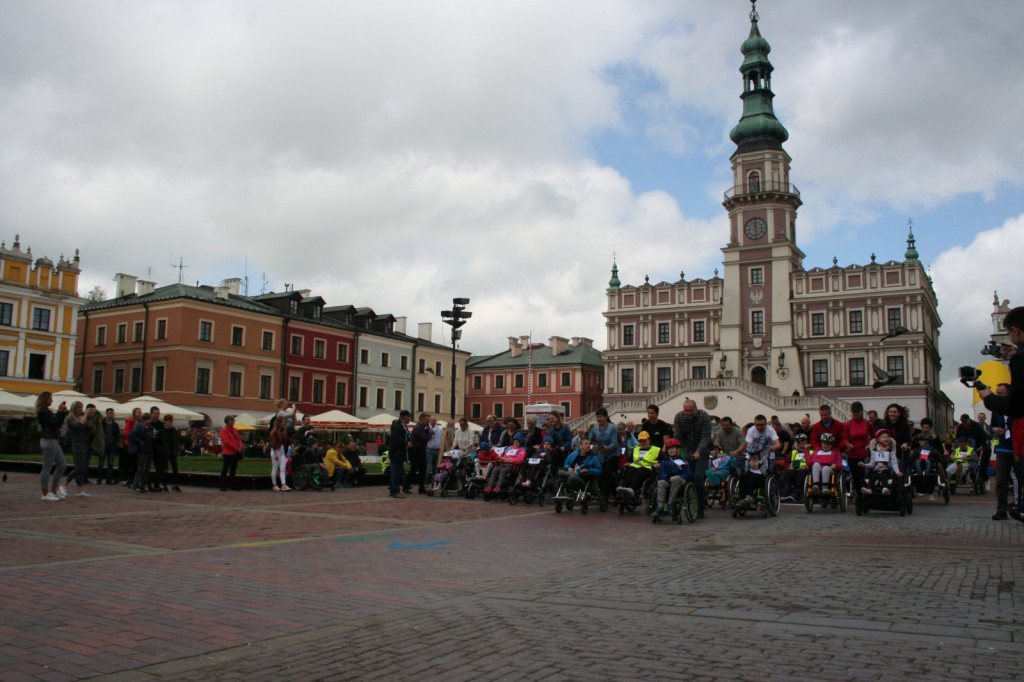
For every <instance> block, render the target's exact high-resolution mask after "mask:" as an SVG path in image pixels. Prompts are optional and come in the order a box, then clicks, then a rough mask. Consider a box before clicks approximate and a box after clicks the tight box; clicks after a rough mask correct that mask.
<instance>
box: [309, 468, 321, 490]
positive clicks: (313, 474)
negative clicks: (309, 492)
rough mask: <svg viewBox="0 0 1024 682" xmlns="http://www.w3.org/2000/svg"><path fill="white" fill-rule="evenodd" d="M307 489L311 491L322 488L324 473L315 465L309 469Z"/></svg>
mask: <svg viewBox="0 0 1024 682" xmlns="http://www.w3.org/2000/svg"><path fill="white" fill-rule="evenodd" d="M309 487H311V488H312V489H313V490H323V488H324V473H323V471H321V469H320V467H318V466H317V465H315V464H314V465H313V466H311V467H310V468H309Z"/></svg>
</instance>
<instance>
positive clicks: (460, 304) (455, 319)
mask: <svg viewBox="0 0 1024 682" xmlns="http://www.w3.org/2000/svg"><path fill="white" fill-rule="evenodd" d="M467 305H469V299H468V298H465V297H460V298H453V299H452V309H451V310H442V311H441V320H442V321H443V322H444V323H445V324H447V325H448V326H450V327H451V328H452V371H451V375H452V393H451V417H450V419H451V421H455V371H456V370H457V369H458V365H457V364H456V362H455V349H456V345H457V344H458V342H459V339H461V338H462V329H461V327H462V325H464V324H466V320H468V319H469V318H471V317H473V313H471V312H469V311H468V310H466V306H467Z"/></svg>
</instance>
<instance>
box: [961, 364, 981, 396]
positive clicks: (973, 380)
mask: <svg viewBox="0 0 1024 682" xmlns="http://www.w3.org/2000/svg"><path fill="white" fill-rule="evenodd" d="M959 372H960V383H961V384H963V385H964V386H966V387H967V388H974V389H977V390H979V391H982V390H984V389H986V388H988V386H986V385H985V384H983V383H981V382H980V381H978V379H979V377H981V372H980V371H979V370H978V369H977V368H975V367H971V366H970V365H964V366H963V367H961V368H960V370H959Z"/></svg>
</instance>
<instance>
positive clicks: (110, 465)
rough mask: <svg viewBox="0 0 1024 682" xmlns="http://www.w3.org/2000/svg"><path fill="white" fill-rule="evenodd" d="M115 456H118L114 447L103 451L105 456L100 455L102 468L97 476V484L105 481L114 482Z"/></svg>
mask: <svg viewBox="0 0 1024 682" xmlns="http://www.w3.org/2000/svg"><path fill="white" fill-rule="evenodd" d="M115 454H116V449H115V448H113V447H108V448H107V449H106V450H104V451H103V454H102V455H100V468H99V472H98V473H97V474H96V481H97V483H98V482H100V481H103V480H107V481H112V480H114V455H115Z"/></svg>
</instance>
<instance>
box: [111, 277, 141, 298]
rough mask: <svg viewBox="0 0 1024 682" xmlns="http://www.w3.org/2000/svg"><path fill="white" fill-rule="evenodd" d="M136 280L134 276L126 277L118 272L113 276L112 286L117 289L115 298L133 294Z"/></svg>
mask: <svg viewBox="0 0 1024 682" xmlns="http://www.w3.org/2000/svg"><path fill="white" fill-rule="evenodd" d="M137 280H138V278H137V277H135V276H134V275H126V274H124V273H123V272H119V273H117V274H116V275H114V282H115V284H114V286H115V288H116V289H117V293H116V297H117V298H123V297H125V296H130V295H131V294H134V293H135V282H136V281H137Z"/></svg>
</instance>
